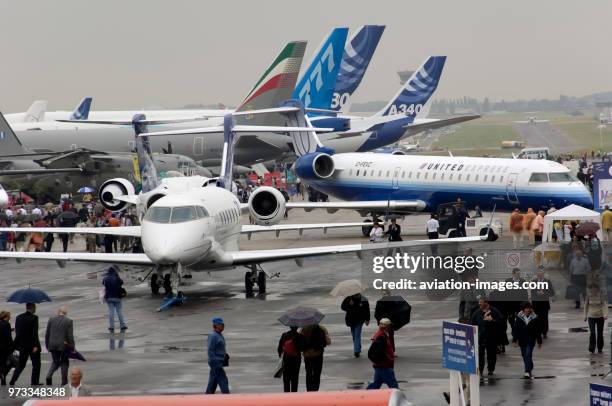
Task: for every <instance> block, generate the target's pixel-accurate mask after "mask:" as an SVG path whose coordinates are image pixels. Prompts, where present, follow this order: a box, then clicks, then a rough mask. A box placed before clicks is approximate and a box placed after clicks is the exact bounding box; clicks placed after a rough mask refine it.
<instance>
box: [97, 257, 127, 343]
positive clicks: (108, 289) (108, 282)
mask: <svg viewBox="0 0 612 406" xmlns="http://www.w3.org/2000/svg"><path fill="white" fill-rule="evenodd" d="M102 285H104V299H105V300H106V305H107V306H108V331H110V332H111V333H113V332H114V331H115V313H117V317H118V318H119V328H120V329H121V331H125V330H127V325H126V324H125V321H124V319H123V311H122V306H121V301H122V297H123V292H125V290H124V289H123V280H122V279H121V278H120V277H119V274H118V273H117V267H116V266H114V265H113V266H111V267H110V268H108V271H107V273H106V276H105V277H104V279H103V280H102Z"/></svg>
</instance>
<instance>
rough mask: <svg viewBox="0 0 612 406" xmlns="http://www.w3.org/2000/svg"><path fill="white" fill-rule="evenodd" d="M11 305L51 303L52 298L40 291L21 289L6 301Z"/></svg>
mask: <svg viewBox="0 0 612 406" xmlns="http://www.w3.org/2000/svg"><path fill="white" fill-rule="evenodd" d="M6 301H7V302H11V303H42V302H50V301H51V298H50V297H49V296H48V295H47V294H46V293H45V292H43V291H42V290H40V289H33V288H27V289H19V290H17V291H15V292H13V293H12V294H11V295H10V296H9V298H8V299H7V300H6Z"/></svg>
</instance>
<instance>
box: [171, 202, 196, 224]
mask: <svg viewBox="0 0 612 406" xmlns="http://www.w3.org/2000/svg"><path fill="white" fill-rule="evenodd" d="M196 218H197V216H196V210H195V207H193V206H184V207H175V208H173V209H172V220H171V222H172V223H182V222H184V221H190V220H195V219H196Z"/></svg>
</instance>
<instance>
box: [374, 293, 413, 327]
mask: <svg viewBox="0 0 612 406" xmlns="http://www.w3.org/2000/svg"><path fill="white" fill-rule="evenodd" d="M411 310H412V308H411V307H410V304H409V303H408V302H406V300H405V299H404V298H403V297H401V296H385V297H383V298H382V299H380V300H379V301H378V302H377V303H376V313H377V317H379V316H380V318H384V317H386V318H388V319H389V320H391V323H393V329H394V330H399V329H400V328H402V327H404V326H405V325H406V324H408V323H410V311H411Z"/></svg>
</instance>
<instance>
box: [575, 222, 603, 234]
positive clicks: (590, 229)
mask: <svg viewBox="0 0 612 406" xmlns="http://www.w3.org/2000/svg"><path fill="white" fill-rule="evenodd" d="M598 230H599V224H597V223H596V222H594V221H586V222H584V223H580V224H578V227H576V235H578V236H580V237H584V236H585V235H593V234H595V233H597V231H598Z"/></svg>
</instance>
